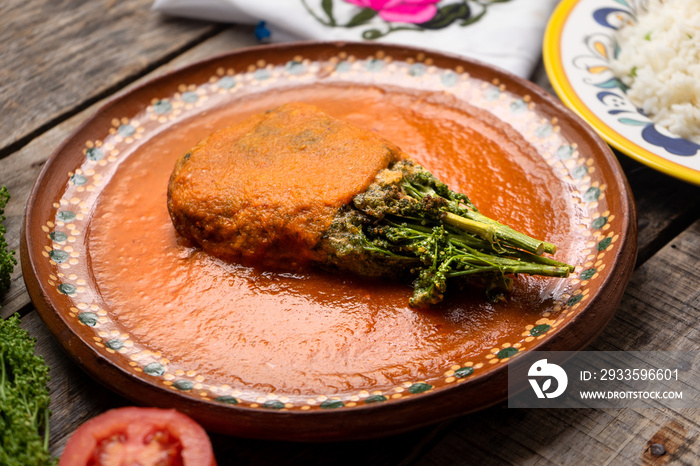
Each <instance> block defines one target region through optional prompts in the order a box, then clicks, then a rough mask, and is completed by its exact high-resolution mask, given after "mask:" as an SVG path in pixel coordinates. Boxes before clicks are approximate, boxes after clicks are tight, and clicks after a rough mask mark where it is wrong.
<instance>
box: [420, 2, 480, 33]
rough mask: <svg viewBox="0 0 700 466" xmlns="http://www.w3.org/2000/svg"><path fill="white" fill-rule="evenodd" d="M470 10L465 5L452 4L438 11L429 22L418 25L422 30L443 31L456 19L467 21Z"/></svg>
mask: <svg viewBox="0 0 700 466" xmlns="http://www.w3.org/2000/svg"><path fill="white" fill-rule="evenodd" d="M470 15H471V10H470V9H469V5H467V4H466V3H453V4H451V5H446V6H444V7H442V8H440V9H438V11H437V13H435V16H433V17H432V18H431V19H430V20H428V21H426V22H424V23H420V24H419V26H420V27H422V28H423V29H444V28H446V27H448V26H449V25H451V24H452V23H454V22H455V21H457V20H458V19H465V20H466V19H469V16H470Z"/></svg>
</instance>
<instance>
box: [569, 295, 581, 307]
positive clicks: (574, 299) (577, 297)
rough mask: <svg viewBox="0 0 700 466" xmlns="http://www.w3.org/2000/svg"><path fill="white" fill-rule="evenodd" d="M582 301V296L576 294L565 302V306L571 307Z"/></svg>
mask: <svg viewBox="0 0 700 466" xmlns="http://www.w3.org/2000/svg"><path fill="white" fill-rule="evenodd" d="M582 299H583V295H582V294H577V295H574V296H572V297H571V298H569V300H568V301H567V302H566V305H567V306H573V305H574V304H577V303H578V302H579V301H581V300H582Z"/></svg>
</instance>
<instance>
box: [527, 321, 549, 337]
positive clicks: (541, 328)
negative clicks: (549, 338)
mask: <svg viewBox="0 0 700 466" xmlns="http://www.w3.org/2000/svg"><path fill="white" fill-rule="evenodd" d="M550 328H552V326H551V325H547V324H542V325H537V326H535V327H533V328H532V330H530V335H532V336H533V337H539V336H540V335H542V334H543V333H547V331H548V330H549V329H550Z"/></svg>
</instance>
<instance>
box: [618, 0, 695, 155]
mask: <svg viewBox="0 0 700 466" xmlns="http://www.w3.org/2000/svg"><path fill="white" fill-rule="evenodd" d="M616 40H617V43H618V45H619V47H620V53H619V55H618V57H617V59H616V60H612V61H611V67H612V69H613V72H614V73H615V75H616V76H617V77H618V78H619V79H621V80H622V81H623V82H624V83H625V84H626V85H628V86H630V89H629V90H628V91H627V96H628V97H629V98H630V100H631V101H632V102H633V103H634V104H635V105H636V106H637V107H639V108H642V109H643V110H644V112H645V113H646V114H647V115H648V116H649V117H650V118H651V119H652V120H653V121H654V122H655V123H657V124H658V125H659V126H662V127H664V128H666V129H667V130H668V131H670V132H671V133H673V134H676V135H678V136H681V137H684V138H686V139H690V140H691V141H693V142H696V143H700V0H650V1H649V2H648V8H647V10H646V12H644V13H641V14H640V15H639V17H638V21H637V22H634V23H631V24H628V25H625V26H624V27H622V28H620V29H619V30H618V31H617V34H616Z"/></svg>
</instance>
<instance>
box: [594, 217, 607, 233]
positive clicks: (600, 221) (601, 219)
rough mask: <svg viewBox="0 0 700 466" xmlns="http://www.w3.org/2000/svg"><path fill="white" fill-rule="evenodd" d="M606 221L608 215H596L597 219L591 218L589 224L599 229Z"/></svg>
mask: <svg viewBox="0 0 700 466" xmlns="http://www.w3.org/2000/svg"><path fill="white" fill-rule="evenodd" d="M606 223H608V217H598V218H597V219H595V220H593V222H591V226H592V227H593V228H595V229H596V230H600V229H601V228H603V227H604V226H605V224H606Z"/></svg>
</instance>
